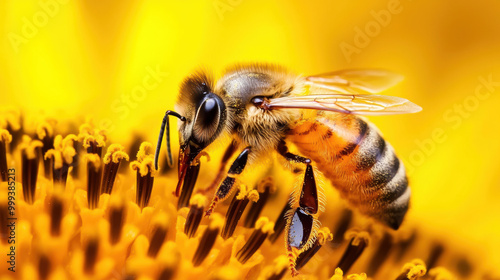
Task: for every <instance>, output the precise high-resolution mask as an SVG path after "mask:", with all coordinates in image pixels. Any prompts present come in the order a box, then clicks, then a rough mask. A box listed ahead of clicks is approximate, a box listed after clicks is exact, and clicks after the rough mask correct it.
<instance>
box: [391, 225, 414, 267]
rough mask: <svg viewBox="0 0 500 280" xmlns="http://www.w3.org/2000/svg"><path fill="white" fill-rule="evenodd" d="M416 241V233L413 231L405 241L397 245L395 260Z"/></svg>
mask: <svg viewBox="0 0 500 280" xmlns="http://www.w3.org/2000/svg"><path fill="white" fill-rule="evenodd" d="M416 239H417V231H416V230H414V231H412V233H411V235H410V236H409V237H407V238H406V239H404V240H402V241H400V242H398V243H397V250H396V254H395V255H396V257H395V258H396V259H397V260H399V259H401V258H402V257H403V256H404V254H405V253H406V251H407V250H408V249H409V248H410V247H411V245H413V243H414V242H415V240H416Z"/></svg>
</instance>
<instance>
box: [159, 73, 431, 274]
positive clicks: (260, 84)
mask: <svg viewBox="0 0 500 280" xmlns="http://www.w3.org/2000/svg"><path fill="white" fill-rule="evenodd" d="M401 79H402V77H401V76H400V75H397V74H394V73H391V72H388V71H385V70H375V69H374V70H367V69H363V70H342V71H337V72H331V73H327V74H322V75H316V76H309V77H302V76H297V75H293V74H291V73H289V72H288V71H286V70H285V69H284V68H281V67H278V66H272V65H262V64H257V65H245V66H241V65H240V66H235V67H233V68H230V69H229V70H228V71H227V72H226V74H225V75H224V76H223V77H222V78H221V79H220V80H218V81H217V82H216V83H215V82H214V80H213V79H212V78H211V77H210V76H209V75H208V74H206V73H204V72H199V73H195V74H193V75H191V76H189V77H188V78H186V79H185V81H184V82H183V84H182V86H181V88H180V93H179V96H178V101H177V106H176V108H177V112H174V111H167V113H166V114H165V117H164V119H163V122H162V126H161V129H160V135H159V138H158V144H157V148H156V156H155V163H156V168H158V155H159V151H160V146H161V142H162V138H163V134H164V132H165V127H166V128H167V133H166V138H167V148H168V161H169V163H170V164H171V163H172V161H173V160H172V154H171V150H170V136H169V133H168V131H169V121H168V118H169V116H175V117H177V118H178V119H179V138H180V150H179V160H178V176H179V181H178V185H177V188H176V191H175V194H176V195H177V196H178V195H179V191H180V188H181V186H182V184H183V182H184V180H185V178H189V177H190V176H191V174H190V173H191V172H192V171H190V170H191V167H192V166H196V165H197V163H196V162H197V160H198V157H199V156H200V155H201V153H202V152H203V150H204V149H205V148H206V147H207V146H209V145H210V144H212V143H213V142H214V141H216V140H218V139H220V138H223V137H222V135H224V134H229V135H230V136H231V137H232V138H233V144H232V145H230V148H228V152H226V154H229V155H230V154H232V153H234V152H235V151H236V150H238V149H240V147H242V148H243V147H244V148H243V149H242V150H241V152H240V154H239V155H238V156H237V157H236V159H235V160H234V162H233V163H232V165H231V166H230V168H229V170H228V171H227V176H224V174H225V173H223V170H224V169H223V168H221V171H220V172H219V174H218V175H217V177H221V178H220V180H219V182H220V181H222V182H221V183H220V184H219V185H218V187H217V190H216V192H215V195H214V198H213V199H212V203H211V205H210V206H209V208H208V210H207V212H206V215H210V213H211V212H212V211H213V210H214V208H215V206H216V204H217V203H218V202H220V201H222V200H223V199H225V198H227V196H228V194H229V193H230V192H231V190H232V188H233V186H234V184H235V180H236V177H237V176H238V175H239V174H241V173H242V171H243V170H244V169H245V167H246V166H247V165H248V164H251V163H252V162H253V161H255V160H256V159H258V158H260V157H269V155H271V154H273V153H275V152H277V154H279V155H280V156H282V157H283V158H284V159H285V160H286V161H289V162H291V163H292V164H295V165H303V166H305V169H304V170H305V171H304V173H303V180H302V181H301V182H298V184H297V185H298V190H296V192H295V193H296V195H294V196H292V199H291V201H290V202H289V203H290V208H291V210H290V211H289V212H288V214H287V216H286V219H287V227H286V231H285V236H286V238H285V240H286V248H287V251H288V256H289V259H290V268H291V272H292V274H293V275H295V274H297V271H296V270H295V260H296V257H297V256H298V255H299V254H300V253H301V252H303V251H305V250H307V249H308V248H309V247H310V246H311V245H312V244H313V243H314V241H315V238H316V230H317V228H318V227H319V222H318V216H319V212H321V211H323V209H324V205H323V204H324V201H323V200H324V199H323V198H322V193H321V190H320V188H319V187H318V185H317V182H316V177H317V175H315V173H317V172H318V171H319V172H322V173H323V174H324V176H325V177H326V178H327V179H329V181H330V182H331V184H332V186H334V187H335V188H336V189H337V190H338V191H339V192H340V194H341V196H342V197H343V198H344V199H345V200H347V202H348V203H349V204H350V205H351V206H353V207H354V208H356V209H358V210H359V212H361V213H362V214H364V215H366V216H369V217H372V218H374V219H375V220H377V221H379V222H380V223H382V224H384V225H386V226H388V227H390V228H392V229H398V228H399V226H400V225H401V223H402V221H403V218H404V216H405V214H406V212H407V210H408V206H409V200H410V188H409V187H408V180H407V176H406V172H405V168H404V165H403V163H402V162H401V161H400V160H399V159H398V157H397V156H396V155H395V152H394V149H393V148H392V147H391V145H390V144H389V143H387V142H386V141H385V140H384V139H383V138H382V137H381V135H380V133H379V131H378V129H377V128H376V127H375V126H374V125H373V124H371V123H370V122H368V121H367V120H365V119H364V118H362V117H360V116H358V115H390V114H401V113H414V112H418V111H420V110H421V108H420V107H419V106H418V105H415V104H414V103H412V102H410V101H408V100H406V99H404V98H400V97H393V96H385V95H378V94H377V93H379V92H382V91H384V90H386V89H387V88H389V87H391V86H393V85H395V84H396V83H398V82H399V81H401ZM290 143H291V144H293V145H294V146H295V147H296V149H297V151H298V153H292V152H290V150H289V148H288V147H289V145H290ZM247 163H248V164H247ZM313 165H314V166H313ZM196 174H197V172H196ZM224 177H225V178H224ZM222 179H223V180H222Z"/></svg>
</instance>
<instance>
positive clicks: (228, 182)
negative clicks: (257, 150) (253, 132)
mask: <svg viewBox="0 0 500 280" xmlns="http://www.w3.org/2000/svg"><path fill="white" fill-rule="evenodd" d="M249 153H250V147H246V148H245V149H244V150H243V151H242V152H241V153H240V155H239V156H238V157H237V158H236V159H235V160H234V162H233V164H232V165H231V167H230V168H229V171H228V172H227V176H226V179H224V181H222V183H221V184H220V186H219V188H217V191H216V192H215V195H214V198H213V199H212V203H210V206H209V207H208V210H207V212H205V216H207V217H208V216H210V214H212V212H213V211H214V209H215V206H216V205H217V203H218V202H219V201H222V200H224V199H226V198H227V196H228V194H230V193H231V191H232V190H233V186H234V182H235V181H236V176H237V175H239V174H241V172H243V169H244V168H245V166H246V165H247V161H248V154H249Z"/></svg>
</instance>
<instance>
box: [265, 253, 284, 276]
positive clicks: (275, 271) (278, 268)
mask: <svg viewBox="0 0 500 280" xmlns="http://www.w3.org/2000/svg"><path fill="white" fill-rule="evenodd" d="M287 267H288V259H287V257H286V256H284V255H281V256H279V257H277V258H276V259H275V260H274V263H273V265H272V269H271V271H270V272H268V273H267V274H265V276H264V277H265V279H266V280H280V279H281V278H283V276H285V274H286V271H287Z"/></svg>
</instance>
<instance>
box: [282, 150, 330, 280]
mask: <svg viewBox="0 0 500 280" xmlns="http://www.w3.org/2000/svg"><path fill="white" fill-rule="evenodd" d="M278 152H279V153H280V154H281V155H282V156H284V157H285V158H286V159H287V160H289V161H294V162H301V163H305V164H306V170H305V172H304V179H303V181H302V184H300V182H299V185H298V186H297V187H295V188H294V194H292V196H291V200H290V202H289V204H290V208H291V210H290V211H288V213H287V215H286V220H287V225H286V228H285V237H286V239H285V240H286V248H287V252H288V260H289V263H290V264H289V266H290V271H291V273H292V276H296V275H297V274H298V271H297V270H296V268H295V264H296V260H297V257H298V256H299V255H300V254H301V253H302V252H304V251H306V250H307V249H309V247H311V246H312V245H313V244H314V242H315V241H316V237H317V234H318V233H317V231H318V228H319V226H320V223H319V220H318V216H319V211H320V210H322V206H321V205H320V202H321V199H320V198H319V195H318V194H319V192H318V187H317V185H316V178H315V175H314V173H315V170H314V168H313V167H312V166H311V164H310V163H311V160H310V159H308V158H304V157H301V156H299V155H294V154H291V153H289V152H288V148H287V147H286V146H285V145H284V142H283V143H282V144H280V146H278ZM299 187H300V196H299V195H298V194H299V193H298V192H297V191H298V190H299V189H298V188H299ZM295 192H296V193H295Z"/></svg>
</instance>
